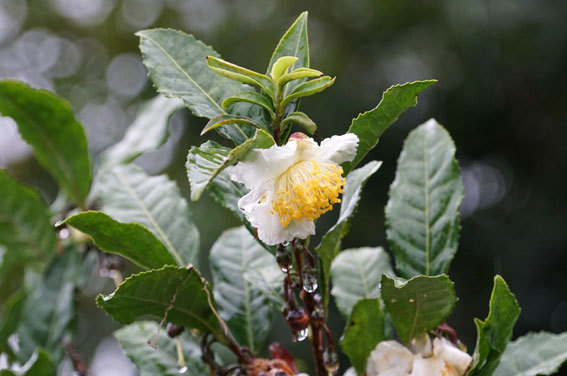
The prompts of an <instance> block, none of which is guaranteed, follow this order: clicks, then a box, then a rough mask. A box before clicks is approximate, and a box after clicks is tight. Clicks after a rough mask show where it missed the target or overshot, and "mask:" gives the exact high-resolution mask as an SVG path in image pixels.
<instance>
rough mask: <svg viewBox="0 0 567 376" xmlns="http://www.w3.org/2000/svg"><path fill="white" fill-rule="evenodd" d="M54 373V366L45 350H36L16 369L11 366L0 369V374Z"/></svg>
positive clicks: (40, 375)
mask: <svg viewBox="0 0 567 376" xmlns="http://www.w3.org/2000/svg"><path fill="white" fill-rule="evenodd" d="M30 363H31V364H30ZM28 367H29V368H28ZM55 374H56V372H55V367H54V366H53V363H52V362H51V359H50V358H49V354H48V353H47V352H46V351H45V350H39V351H37V352H36V353H35V354H34V355H33V357H32V358H30V360H29V363H27V362H26V364H25V365H24V366H22V367H18V368H17V370H16V369H13V368H10V369H2V370H0V376H54V375H55Z"/></svg>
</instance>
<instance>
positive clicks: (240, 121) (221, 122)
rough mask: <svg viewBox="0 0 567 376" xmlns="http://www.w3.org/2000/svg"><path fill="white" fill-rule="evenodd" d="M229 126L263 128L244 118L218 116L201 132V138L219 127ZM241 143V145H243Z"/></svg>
mask: <svg viewBox="0 0 567 376" xmlns="http://www.w3.org/2000/svg"><path fill="white" fill-rule="evenodd" d="M229 124H236V125H245V126H249V127H253V128H260V129H261V128H263V127H262V125H260V124H258V123H255V122H253V121H251V120H250V119H247V118H242V117H235V116H232V115H222V114H221V115H217V116H215V117H214V118H212V119H211V120H209V122H208V123H207V124H206V125H205V127H204V128H203V130H202V131H201V136H202V135H204V134H205V133H207V132H209V131H212V130H213V129H217V128H219V127H222V126H226V125H229ZM242 142H246V140H244V141H242ZM242 142H241V143H242Z"/></svg>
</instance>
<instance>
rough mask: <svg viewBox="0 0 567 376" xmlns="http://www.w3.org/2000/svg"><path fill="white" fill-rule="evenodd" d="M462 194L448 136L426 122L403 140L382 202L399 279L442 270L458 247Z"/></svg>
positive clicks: (438, 126) (457, 166)
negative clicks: (393, 177) (390, 184)
mask: <svg viewBox="0 0 567 376" xmlns="http://www.w3.org/2000/svg"><path fill="white" fill-rule="evenodd" d="M463 194H464V187H463V181H462V179H461V171H460V168H459V164H458V162H457V161H456V160H455V145H454V144H453V141H452V140H451V136H449V134H448V133H447V131H446V130H445V129H444V128H443V127H442V126H440V125H439V124H437V122H436V121H435V120H433V119H432V120H429V121H428V122H427V123H425V124H422V125H420V126H419V127H418V128H417V129H415V130H414V131H412V132H411V133H410V135H409V136H408V138H407V139H406V141H405V143H404V148H403V150H402V153H401V155H400V159H399V160H398V168H397V171H396V178H395V180H394V182H393V183H392V186H391V187H390V199H389V201H388V205H387V206H386V221H387V227H388V229H387V236H388V240H389V241H390V245H391V247H392V251H393V253H394V256H395V261H396V269H397V270H398V271H399V273H400V275H401V276H402V277H405V278H410V277H413V276H415V275H420V274H425V275H438V274H441V273H446V272H447V270H448V269H449V265H450V263H451V260H452V259H453V256H454V255H455V252H456V251H457V247H458V240H459V230H460V222H459V206H460V205H461V201H462V200H463Z"/></svg>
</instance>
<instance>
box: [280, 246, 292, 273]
mask: <svg viewBox="0 0 567 376" xmlns="http://www.w3.org/2000/svg"><path fill="white" fill-rule="evenodd" d="M276 262H277V263H278V265H279V266H280V269H281V270H282V272H284V273H287V272H288V271H289V270H290V269H291V255H290V253H289V252H288V250H287V248H286V247H285V246H283V245H281V244H280V245H279V246H278V251H277V253H276Z"/></svg>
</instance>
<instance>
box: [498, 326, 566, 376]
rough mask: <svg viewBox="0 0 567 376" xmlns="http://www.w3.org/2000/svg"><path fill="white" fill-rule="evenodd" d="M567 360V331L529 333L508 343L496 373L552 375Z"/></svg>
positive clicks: (508, 374) (519, 375)
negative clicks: (560, 332) (559, 332)
mask: <svg viewBox="0 0 567 376" xmlns="http://www.w3.org/2000/svg"><path fill="white" fill-rule="evenodd" d="M565 361H567V333H562V334H553V333H546V332H540V333H529V334H527V335H525V336H523V337H520V338H518V339H517V340H515V341H514V342H512V343H510V344H509V345H508V347H507V348H506V351H504V354H503V355H502V359H501V360H500V365H499V366H498V368H497V369H496V372H495V373H494V375H495V376H536V375H551V374H554V372H557V371H558V370H559V367H561V364H563V363H564V362H565Z"/></svg>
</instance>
